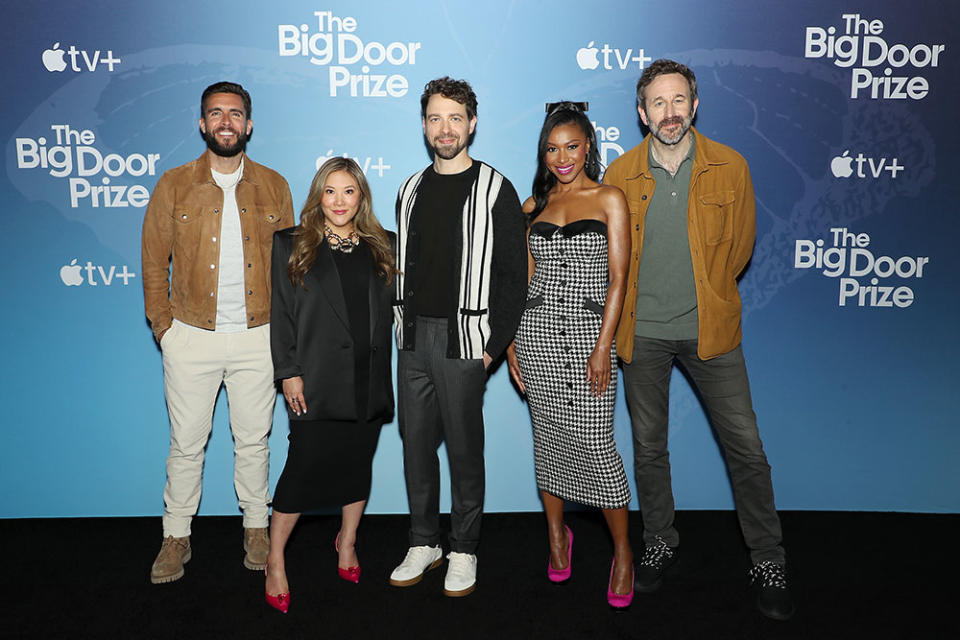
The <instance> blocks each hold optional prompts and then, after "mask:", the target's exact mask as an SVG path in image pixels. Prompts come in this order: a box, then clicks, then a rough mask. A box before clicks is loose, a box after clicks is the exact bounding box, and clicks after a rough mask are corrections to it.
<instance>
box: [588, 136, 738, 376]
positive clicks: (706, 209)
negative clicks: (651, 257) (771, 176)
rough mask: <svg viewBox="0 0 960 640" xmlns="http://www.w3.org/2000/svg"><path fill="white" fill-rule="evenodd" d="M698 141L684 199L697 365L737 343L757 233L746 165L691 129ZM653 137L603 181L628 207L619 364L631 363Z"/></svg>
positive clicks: (621, 159)
mask: <svg viewBox="0 0 960 640" xmlns="http://www.w3.org/2000/svg"><path fill="white" fill-rule="evenodd" d="M691 131H692V132H693V135H694V136H695V139H696V147H695V150H694V157H693V173H692V174H691V176H690V192H689V197H688V200H687V232H688V235H689V238H690V258H691V260H692V261H693V277H694V280H695V282H694V285H695V286H696V290H697V315H698V316H699V321H700V326H699V346H698V354H699V356H700V358H701V359H703V360H709V359H710V358H715V357H717V356H719V355H723V354H724V353H727V352H729V351H730V350H732V349H734V348H735V347H736V346H737V345H738V344H740V339H741V337H742V333H741V328H740V310H741V303H740V292H739V291H738V290H737V277H738V276H739V275H740V273H741V272H742V271H743V269H744V267H746V265H747V262H748V261H749V260H750V255H751V253H752V252H753V242H754V239H755V237H756V233H757V222H756V211H755V204H754V197H753V183H752V182H751V181H750V170H749V168H748V167H747V162H746V160H744V159H743V156H741V155H740V154H739V153H737V152H736V151H734V150H733V149H731V148H730V147H728V146H726V145H723V144H720V143H719V142H714V141H713V140H710V139H709V138H706V137H704V136H703V135H701V134H700V133H698V132H697V131H696V130H695V129H691ZM649 147H650V136H649V135H648V136H647V137H646V138H645V139H644V141H643V142H641V143H640V144H639V145H637V146H636V147H634V148H633V149H631V150H630V151H628V152H627V153H625V154H623V155H622V156H621V157H619V158H617V159H616V160H614V161H613V162H612V163H611V164H610V167H609V168H608V169H607V172H606V174H605V175H604V176H603V182H604V184H610V185H614V186H617V187H620V189H621V190H622V191H623V193H624V194H625V195H626V196H627V203H628V204H629V206H630V234H631V240H632V243H633V246H632V251H631V256H630V270H629V273H628V279H627V293H626V296H625V298H624V301H623V311H622V312H621V314H620V323H619V325H618V326H617V336H616V339H617V354H618V355H619V356H620V358H621V359H622V360H623V361H624V362H630V360H631V358H632V357H633V337H634V329H635V325H636V320H635V318H634V315H635V313H636V306H637V270H638V268H639V267H640V254H641V251H642V249H643V223H644V219H645V217H646V215H647V207H648V206H649V205H650V199H651V198H652V196H653V190H654V186H655V184H656V183H655V180H654V178H653V175H652V174H651V173H650V165H649V162H648V157H649V155H648V150H649Z"/></svg>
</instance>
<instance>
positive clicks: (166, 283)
mask: <svg viewBox="0 0 960 640" xmlns="http://www.w3.org/2000/svg"><path fill="white" fill-rule="evenodd" d="M236 196H237V209H238V210H239V212H240V231H241V234H242V238H243V262H244V283H245V284H244V289H245V290H246V294H247V295H246V307H247V326H248V327H250V328H252V327H257V326H260V325H262V324H266V323H268V322H270V251H271V248H272V246H273V233H274V232H275V231H277V230H279V229H285V228H287V227H291V226H293V224H294V222H293V203H292V200H291V196H290V187H289V186H288V185H287V181H286V180H284V179H283V176H281V175H280V174H279V173H277V172H276V171H273V170H271V169H268V168H267V167H264V166H263V165H260V164H257V163H256V162H253V161H252V160H250V158H247V157H244V160H243V176H242V177H241V178H240V182H238V183H237V190H236ZM222 209H223V190H221V189H220V187H218V186H217V184H216V183H215V182H214V181H213V176H212V175H211V174H210V161H209V159H208V156H207V153H206V152H205V153H204V154H203V155H202V156H200V157H199V158H197V159H196V160H194V161H193V162H188V163H187V164H185V165H181V166H179V167H176V168H174V169H170V170H169V171H167V172H166V173H164V174H163V175H162V176H160V180H158V181H157V185H156V187H155V188H154V190H153V194H152V195H151V197H150V203H149V204H148V205H147V212H146V214H145V215H144V218H143V244H142V260H143V266H142V273H143V298H144V306H145V307H146V313H147V318H148V319H149V320H150V327H151V329H153V335H154V337H156V338H158V339H159V336H160V334H161V333H163V332H164V331H165V330H167V329H168V328H169V327H170V324H171V322H172V319H173V318H176V319H177V320H179V321H180V322H184V323H186V324H189V325H192V326H194V327H200V328H203V329H210V330H213V329H215V328H216V320H217V269H218V267H219V263H220V245H219V244H217V240H218V239H219V237H220V221H221V218H222V216H221V211H222ZM171 262H172V263H173V268H172V269H171V267H170V264H171ZM171 271H172V273H171Z"/></svg>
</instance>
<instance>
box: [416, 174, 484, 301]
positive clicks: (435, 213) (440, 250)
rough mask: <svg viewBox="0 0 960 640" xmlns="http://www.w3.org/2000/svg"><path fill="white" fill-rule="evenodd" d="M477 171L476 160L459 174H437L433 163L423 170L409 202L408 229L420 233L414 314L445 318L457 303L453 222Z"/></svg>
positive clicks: (457, 277)
mask: <svg viewBox="0 0 960 640" xmlns="http://www.w3.org/2000/svg"><path fill="white" fill-rule="evenodd" d="M479 172H480V163H479V162H474V163H473V164H472V165H471V166H470V168H469V169H467V170H466V171H463V172H461V173H454V174H440V173H437V172H436V171H434V169H433V166H430V167H428V168H427V170H426V171H425V172H424V173H423V179H422V181H421V183H420V188H419V189H418V190H417V199H416V201H414V203H413V224H412V229H411V231H415V232H416V233H418V234H419V236H420V250H419V255H418V256H417V258H416V260H417V270H416V271H417V275H416V279H417V282H416V294H417V315H421V316H430V317H434V318H446V317H448V316H449V315H450V309H453V308H455V307H456V306H457V305H456V302H455V300H454V298H455V297H456V292H457V282H458V281H459V278H460V274H459V273H455V272H454V270H455V266H456V265H457V264H458V262H459V256H457V255H455V251H456V246H457V245H458V242H457V234H458V233H460V229H459V228H457V222H458V221H459V220H460V218H461V216H460V214H461V212H462V211H463V205H464V203H465V202H466V201H467V196H468V195H469V194H470V189H471V187H472V186H473V183H474V182H475V181H476V179H477V176H478V174H479Z"/></svg>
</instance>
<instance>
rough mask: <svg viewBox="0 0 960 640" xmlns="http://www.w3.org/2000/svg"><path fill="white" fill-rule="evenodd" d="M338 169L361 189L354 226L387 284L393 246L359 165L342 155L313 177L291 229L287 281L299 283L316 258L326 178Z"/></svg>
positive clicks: (323, 238)
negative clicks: (298, 219) (374, 210)
mask: <svg viewBox="0 0 960 640" xmlns="http://www.w3.org/2000/svg"><path fill="white" fill-rule="evenodd" d="M337 171H346V172H347V173H349V174H350V175H351V176H353V179H354V180H355V181H356V182H357V188H358V189H359V190H360V204H359V205H358V208H357V215H356V216H355V217H354V218H353V226H354V229H355V230H356V232H357V235H358V236H360V239H361V240H363V241H364V242H366V243H367V246H369V247H370V251H371V253H373V263H374V265H376V270H377V274H378V275H379V276H381V277H383V278H386V280H387V282H388V283H389V282H390V281H391V280H392V279H393V274H394V273H396V268H395V267H394V256H393V248H392V247H391V246H390V238H388V237H387V232H386V231H385V230H384V228H383V226H382V225H381V224H380V221H379V220H377V216H375V215H374V213H373V203H372V198H371V196H370V185H369V184H367V179H366V177H365V176H364V175H363V170H362V169H361V168H360V165H358V164H357V163H356V162H355V161H354V160H352V159H351V158H341V157H335V158H330V159H329V160H327V161H326V162H324V163H323V166H321V167H320V168H319V169H318V170H317V173H316V175H314V176H313V181H312V182H311V183H310V193H309V194H307V202H306V204H304V205H303V209H302V210H301V211H300V224H299V225H297V227H296V228H295V229H294V232H293V251H292V252H291V253H290V261H289V262H288V263H287V275H289V276H290V281H291V282H292V283H293V284H294V285H297V284H299V285H301V286H302V285H303V277H304V276H305V275H306V273H307V271H309V270H310V267H312V266H313V263H314V261H315V260H316V259H317V251H318V250H319V248H320V245H321V244H323V243H324V242H325V241H326V234H325V233H324V226H325V221H324V216H323V209H322V208H321V206H320V203H321V200H322V199H323V188H324V187H325V186H326V185H327V179H328V178H329V177H330V174H333V173H336V172H337Z"/></svg>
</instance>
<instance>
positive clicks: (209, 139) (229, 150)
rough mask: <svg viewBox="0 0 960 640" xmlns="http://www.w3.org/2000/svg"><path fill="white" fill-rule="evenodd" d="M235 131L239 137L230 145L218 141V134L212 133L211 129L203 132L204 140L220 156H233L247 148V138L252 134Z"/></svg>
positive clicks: (208, 147)
mask: <svg viewBox="0 0 960 640" xmlns="http://www.w3.org/2000/svg"><path fill="white" fill-rule="evenodd" d="M234 133H237V138H236V140H235V141H234V143H233V144H232V145H230V146H224V145H222V144H220V143H219V142H217V138H216V135H215V134H212V133H210V132H209V131H205V132H203V140H204V142H206V143H207V149H210V151H212V152H213V153H215V154H216V155H218V156H220V157H221V158H232V157H234V156H236V155H237V154H239V153H241V152H243V151H245V150H246V148H247V140H249V139H250V136H248V135H247V134H246V133H245V132H239V133H238V132H234Z"/></svg>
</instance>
